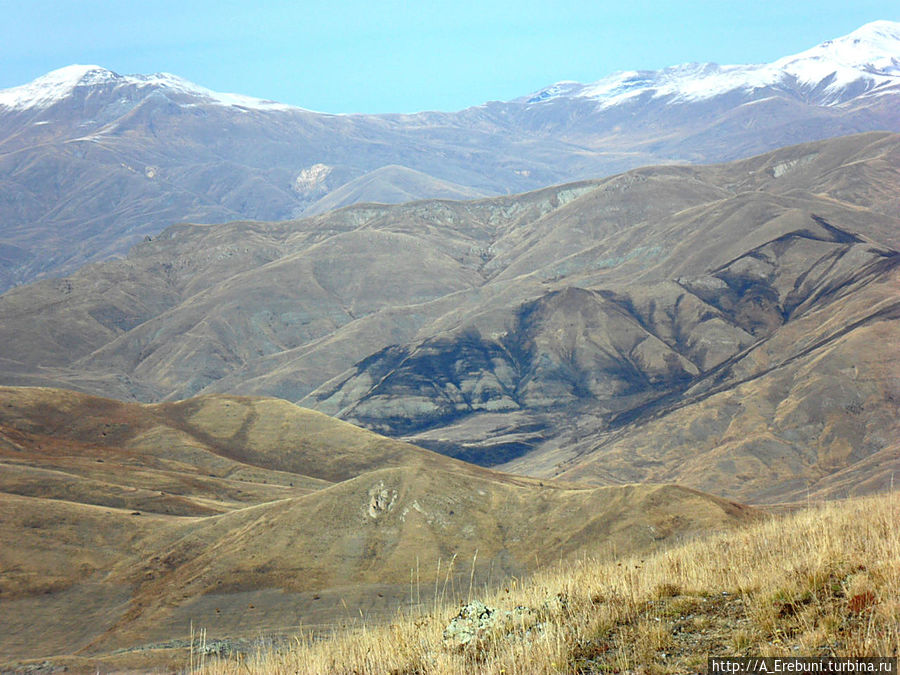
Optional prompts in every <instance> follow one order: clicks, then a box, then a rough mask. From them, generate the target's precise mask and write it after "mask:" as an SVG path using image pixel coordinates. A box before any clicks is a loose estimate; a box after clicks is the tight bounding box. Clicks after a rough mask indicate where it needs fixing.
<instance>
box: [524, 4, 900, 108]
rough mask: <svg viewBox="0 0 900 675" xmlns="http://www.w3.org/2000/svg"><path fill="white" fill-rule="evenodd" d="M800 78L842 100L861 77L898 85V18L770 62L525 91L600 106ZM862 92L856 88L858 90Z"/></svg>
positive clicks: (871, 90)
mask: <svg viewBox="0 0 900 675" xmlns="http://www.w3.org/2000/svg"><path fill="white" fill-rule="evenodd" d="M789 83H796V84H799V85H801V86H804V87H808V88H809V89H816V88H817V87H821V90H820V92H819V99H820V102H821V103H822V104H824V105H837V104H839V103H841V102H843V100H844V98H842V92H843V90H844V89H845V88H846V87H848V86H849V85H851V84H854V83H860V84H861V87H857V90H859V89H860V88H861V89H862V90H863V91H864V94H863V95H877V94H879V93H882V91H883V90H884V88H885V86H890V85H894V86H900V23H898V22H894V21H874V22H872V23H868V24H865V25H864V26H862V27H860V28H858V29H857V30H855V31H853V32H852V33H850V34H848V35H845V36H844V37H840V38H837V39H834V40H828V41H826V42H823V43H822V44H820V45H817V46H815V47H813V48H812V49H808V50H806V51H804V52H801V53H799V54H795V55H792V56H786V57H784V58H781V59H778V60H777V61H775V62H773V63H769V64H756V65H728V66H720V65H718V64H715V63H686V64H681V65H677V66H671V67H669V68H665V69H663V70H641V71H634V70H631V71H624V72H618V73H614V74H612V75H610V76H608V77H605V78H603V79H601V80H597V81H596V82H593V83H590V84H586V85H581V84H578V83H572V82H558V83H556V84H554V85H552V86H550V87H547V88H545V89H542V90H540V91H539V92H536V93H535V94H533V95H531V96H529V97H527V99H526V100H527V103H530V104H534V103H542V102H544V101H549V100H553V99H556V98H568V97H572V98H586V99H593V100H595V101H596V102H597V104H598V107H600V108H601V109H603V108H609V107H612V106H615V105H618V104H620V103H623V102H625V101H627V100H629V99H632V98H636V97H639V96H642V95H649V96H651V97H652V98H669V99H670V100H671V101H672V102H690V101H700V100H704V99H710V98H713V97H715V96H720V95H722V94H727V93H729V92H732V91H738V90H743V91H753V90H755V89H762V88H765V87H779V86H781V85H784V84H789ZM857 93H858V91H857Z"/></svg>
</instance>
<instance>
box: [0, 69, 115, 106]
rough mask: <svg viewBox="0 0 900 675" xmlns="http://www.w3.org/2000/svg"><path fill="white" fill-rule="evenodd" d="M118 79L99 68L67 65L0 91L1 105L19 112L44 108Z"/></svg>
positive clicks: (111, 73)
mask: <svg viewBox="0 0 900 675" xmlns="http://www.w3.org/2000/svg"><path fill="white" fill-rule="evenodd" d="M119 77H120V76H119V75H117V74H116V73H114V72H112V71H111V70H107V69H106V68H101V67H100V66H83V65H71V66H66V67H65V68H59V69H58V70H54V71H51V72H49V73H47V74H46V75H42V76H41V77H39V78H37V79H36V80H33V81H31V82H29V83H28V84H23V85H22V86H20V87H13V88H12V89H4V90H2V91H0V106H6V107H7V108H17V109H25V108H45V107H47V106H49V105H52V104H53V103H56V102H57V101H59V100H61V99H63V98H65V97H66V96H68V95H70V94H71V93H72V91H73V90H74V89H75V87H78V86H90V85H97V84H105V83H108V82H113V81H115V80H116V79H118V78H119Z"/></svg>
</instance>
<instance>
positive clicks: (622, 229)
mask: <svg viewBox="0 0 900 675" xmlns="http://www.w3.org/2000/svg"><path fill="white" fill-rule="evenodd" d="M898 194H900V137H898V136H896V135H892V134H884V133H882V134H864V135H859V136H850V137H844V138H838V139H832V140H828V141H821V142H818V143H813V144H806V145H800V146H794V147H791V148H785V149H782V150H778V151H776V152H773V153H768V154H765V155H760V156H758V157H754V158H751V159H748V160H742V161H739V162H734V163H731V164H724V165H717V166H707V167H650V168H645V169H638V170H634V171H630V172H628V173H625V174H621V175H618V176H613V177H611V178H607V179H602V180H596V181H590V182H582V183H576V184H569V185H563V186H557V187H552V188H546V189H544V190H540V191H537V192H533V193H526V194H524V195H517V196H511V197H500V198H492V199H487V200H481V201H475V202H448V201H432V202H429V201H425V202H415V203H411V204H405V205H399V206H373V205H367V206H353V207H349V208H346V209H341V210H338V211H335V212H330V213H327V214H323V215H320V216H314V217H311V218H307V219H303V220H298V221H287V222H280V223H230V224H226V225H217V226H203V225H178V226H173V227H171V228H169V229H167V230H166V231H165V232H163V233H162V234H161V235H160V236H158V237H156V238H154V239H153V240H152V241H148V242H145V243H143V244H141V245H139V246H137V247H136V248H135V249H133V250H132V252H131V254H130V255H129V256H128V257H127V258H126V259H124V260H121V261H115V262H109V263H104V264H100V265H93V266H88V267H86V268H84V269H82V270H81V271H79V272H77V273H76V274H73V275H72V276H70V277H66V278H63V279H57V280H48V281H42V282H38V283H35V284H31V285H28V286H24V287H21V288H17V289H14V290H12V291H9V292H7V293H6V294H4V295H2V296H0V340H2V342H3V344H4V351H3V354H2V356H0V378H2V381H3V382H5V383H7V384H11V385H41V386H54V387H66V388H71V389H77V390H82V391H85V392H89V393H94V394H100V395H105V396H115V397H118V398H121V399H123V400H128V399H132V400H133V399H138V400H143V401H147V402H150V401H161V400H179V399H183V398H187V397H190V396H194V395H198V394H204V393H211V392H230V393H239V394H248V395H270V396H278V397H280V398H284V399H287V400H291V401H294V402H297V403H299V404H301V405H304V406H306V407H310V408H315V409H318V410H320V411H322V412H325V413H328V414H330V415H335V416H338V417H341V418H343V419H346V420H348V421H351V422H353V423H356V424H360V425H363V426H366V427H368V428H370V429H373V430H376V431H379V432H381V433H385V434H387V435H390V436H393V437H403V438H405V439H406V440H409V441H411V442H413V443H415V444H417V445H420V446H424V447H429V448H432V449H435V450H438V451H440V452H442V453H445V454H449V455H453V456H456V457H459V458H462V459H465V460H468V461H472V462H475V463H478V464H481V465H488V466H491V465H493V466H499V467H502V468H503V469H504V470H510V471H514V472H516V473H526V474H529V475H533V476H537V477H541V478H553V477H564V478H566V479H571V480H576V481H579V482H591V483H595V484H601V485H616V484H625V483H634V482H645V481H649V482H678V483H680V484H683V485H687V486H692V487H696V488H698V489H701V490H704V491H707V492H712V493H714V494H718V495H720V496H724V497H728V498H732V499H740V500H743V501H751V502H762V501H765V502H779V501H791V500H798V499H799V500H802V499H805V498H806V496H807V495H809V494H814V495H826V496H827V495H830V496H845V495H847V494H857V493H865V492H872V491H878V490H881V489H885V488H886V486H887V483H888V480H889V476H890V472H891V471H893V470H896V468H898V467H897V462H898V447H897V441H896V439H897V438H898V433H897V431H898V429H897V420H898V419H900V414H898V413H900V411H898V404H897V401H898V396H900V392H898V391H897V387H898V382H900V372H898V368H900V365H898V361H897V359H896V358H895V356H896V353H897V345H898V333H897V331H898V322H897V317H898V312H900V305H898V302H900V300H898V293H897V290H898V267H897V265H898V261H900V254H898V250H900V237H898V234H897V233H898V232H900V220H898V215H897V214H898V213H900V208H898V207H900V202H898V197H897V195H898Z"/></svg>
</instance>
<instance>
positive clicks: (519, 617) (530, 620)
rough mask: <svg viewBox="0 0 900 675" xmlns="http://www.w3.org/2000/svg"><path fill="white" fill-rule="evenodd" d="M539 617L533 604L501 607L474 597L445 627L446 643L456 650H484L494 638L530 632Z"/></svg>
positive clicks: (448, 646)
mask: <svg viewBox="0 0 900 675" xmlns="http://www.w3.org/2000/svg"><path fill="white" fill-rule="evenodd" d="M537 616H538V615H537V612H535V611H534V610H533V609H532V608H530V607H524V606H520V607H515V608H513V609H512V610H499V609H495V608H493V607H488V606H487V605H485V604H484V603H483V602H480V601H478V600H474V601H472V602H470V603H468V604H466V605H463V606H462V608H461V609H460V610H459V613H458V614H457V615H456V616H455V617H453V619H451V621H450V623H449V624H448V625H447V627H446V628H445V629H444V634H443V641H444V646H445V647H447V648H448V649H451V650H454V651H467V652H474V653H478V652H482V651H484V649H485V648H486V647H487V646H488V643H489V642H490V641H491V639H496V638H499V637H502V638H505V639H511V638H516V637H521V636H522V635H525V636H527V635H530V633H531V631H532V630H534V629H535V628H537V627H538V626H537V625H536V621H537Z"/></svg>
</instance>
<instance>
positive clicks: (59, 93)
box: [0, 65, 297, 110]
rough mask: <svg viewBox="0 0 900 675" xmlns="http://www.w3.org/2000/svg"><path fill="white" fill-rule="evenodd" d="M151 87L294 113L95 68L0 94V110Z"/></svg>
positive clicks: (171, 78)
mask: <svg viewBox="0 0 900 675" xmlns="http://www.w3.org/2000/svg"><path fill="white" fill-rule="evenodd" d="M97 86H113V87H120V86H132V87H138V88H148V87H153V88H156V89H161V90H164V91H169V92H174V93H178V94H185V95H188V96H192V97H196V98H201V99H203V102H205V103H212V104H218V105H226V106H235V107H240V108H249V109H254V110H297V108H296V107H294V106H289V105H286V104H284V103H277V102H275V101H265V100H262V99H258V98H253V97H251V96H243V95H241V94H226V93H221V92H217V91H213V90H212V89H207V88H206V87H201V86H200V85H198V84H194V83H193V82H190V81H188V80H185V79H184V78H181V77H178V76H177V75H171V74H170V73H155V74H153V75H119V74H118V73H114V72H113V71H111V70H107V69H106V68H102V67H100V66H95V65H87V66H85V65H71V66H66V67H65V68H59V69H58V70H54V71H52V72H50V73H47V74H46V75H43V76H41V77H39V78H37V79H36V80H33V81H32V82H29V83H28V84H25V85H22V86H19V87H13V88H11V89H4V90H2V91H0V106H5V107H6V108H12V109H16V110H27V109H31V108H38V109H40V108H47V107H49V106H51V105H54V104H56V103H58V102H60V101H62V100H64V99H66V98H67V97H69V96H71V95H72V94H73V93H74V92H75V90H76V89H77V88H79V87H97Z"/></svg>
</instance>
